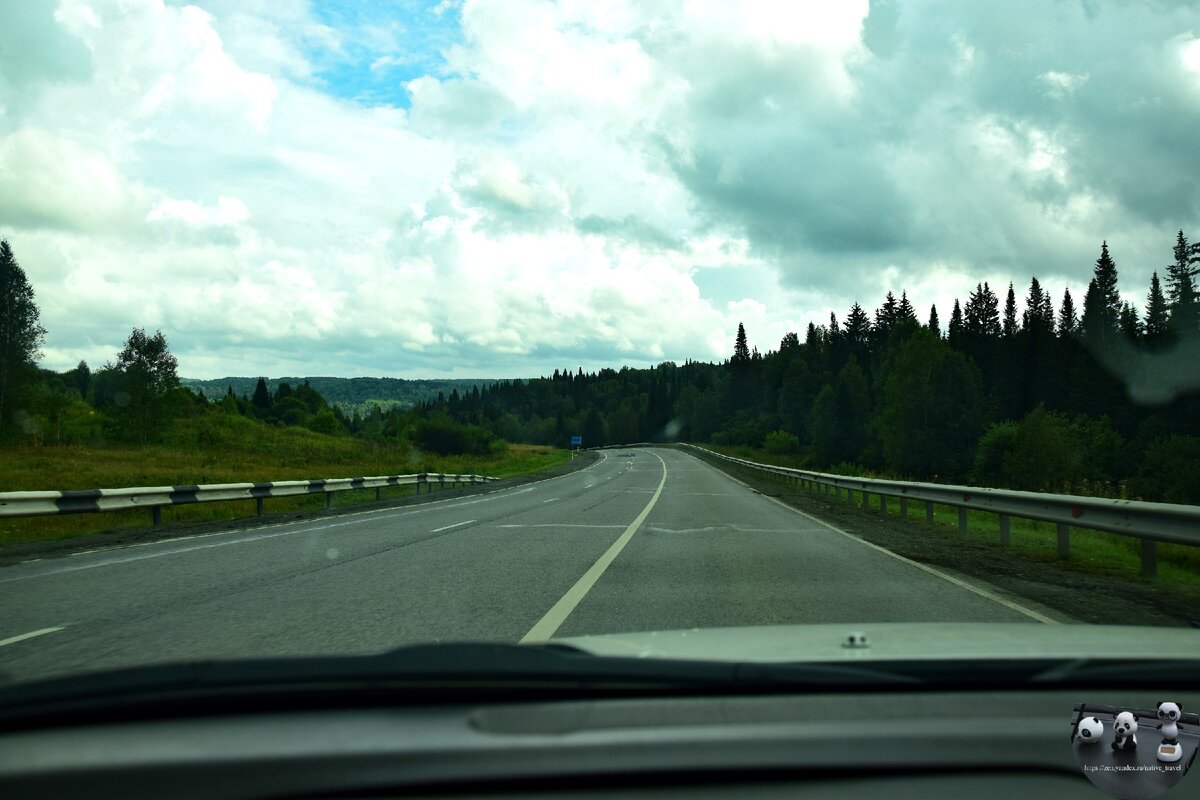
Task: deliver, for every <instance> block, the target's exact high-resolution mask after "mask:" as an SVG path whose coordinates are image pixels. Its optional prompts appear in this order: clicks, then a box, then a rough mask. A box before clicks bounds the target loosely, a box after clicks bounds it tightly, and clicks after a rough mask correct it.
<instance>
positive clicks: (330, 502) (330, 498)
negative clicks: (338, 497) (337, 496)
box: [325, 492, 333, 508]
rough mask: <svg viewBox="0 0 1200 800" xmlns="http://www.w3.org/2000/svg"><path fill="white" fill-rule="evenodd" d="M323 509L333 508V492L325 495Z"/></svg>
mask: <svg viewBox="0 0 1200 800" xmlns="http://www.w3.org/2000/svg"><path fill="white" fill-rule="evenodd" d="M325 508H333V492H326V493H325Z"/></svg>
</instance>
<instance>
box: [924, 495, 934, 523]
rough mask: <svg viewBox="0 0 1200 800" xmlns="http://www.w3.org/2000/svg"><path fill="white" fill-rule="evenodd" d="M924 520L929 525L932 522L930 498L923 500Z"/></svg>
mask: <svg viewBox="0 0 1200 800" xmlns="http://www.w3.org/2000/svg"><path fill="white" fill-rule="evenodd" d="M925 521H926V522H928V523H929V524H930V525H932V524H933V501H932V500H926V501H925Z"/></svg>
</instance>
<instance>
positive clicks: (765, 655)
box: [554, 622, 1200, 662]
mask: <svg viewBox="0 0 1200 800" xmlns="http://www.w3.org/2000/svg"><path fill="white" fill-rule="evenodd" d="M852 635H855V636H859V635H861V636H862V637H865V645H862V644H857V645H851V643H850V638H851V636H852ZM554 641H555V642H557V643H561V644H568V645H572V646H575V647H578V648H580V649H582V650H586V651H588V652H590V653H594V654H595V655H605V656H633V657H638V658H670V659H696V660H719V661H743V662H744V661H762V662H805V661H811V662H829V661H862V660H884V661H904V660H924V659H931V660H952V659H1009V658H1012V659H1035V658H1036V659H1041V658H1068V659H1069V658H1101V659H1103V658H1109V659H1111V658H1142V657H1144V658H1154V659H1160V660H1161V659H1168V660H1173V659H1197V658H1200V630H1196V629H1189V628H1151V627H1135V626H1124V625H1057V624H1051V625H1047V624H1040V623H1020V622H1018V623H974V622H966V623H963V622H953V623H940V622H887V623H875V624H862V625H852V624H841V623H834V624H821V625H761V626H749V627H738V628H691V629H687V630H668V631H646V632H640V633H614V634H604V635H596V636H574V637H566V638H556V639H554Z"/></svg>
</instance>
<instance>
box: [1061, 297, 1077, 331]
mask: <svg viewBox="0 0 1200 800" xmlns="http://www.w3.org/2000/svg"><path fill="white" fill-rule="evenodd" d="M1078 332H1079V317H1078V316H1077V315H1076V313H1075V301H1074V300H1072V299H1071V290H1070V289H1065V290H1064V291H1063V299H1062V306H1061V307H1060V308H1059V311H1058V335H1059V336H1061V337H1062V338H1064V339H1069V338H1070V337H1072V336H1074V335H1075V334H1076V333H1078Z"/></svg>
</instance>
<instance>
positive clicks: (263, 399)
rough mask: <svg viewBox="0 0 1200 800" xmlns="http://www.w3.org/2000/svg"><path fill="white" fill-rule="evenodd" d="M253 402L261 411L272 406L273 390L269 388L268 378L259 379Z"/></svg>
mask: <svg viewBox="0 0 1200 800" xmlns="http://www.w3.org/2000/svg"><path fill="white" fill-rule="evenodd" d="M251 402H252V403H253V404H254V407H255V408H257V409H258V410H259V411H266V410H267V409H269V408H270V407H271V390H270V389H268V388H267V379H266V378H259V379H258V384H257V385H256V386H255V387H254V399H253V400H252V401H251Z"/></svg>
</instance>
